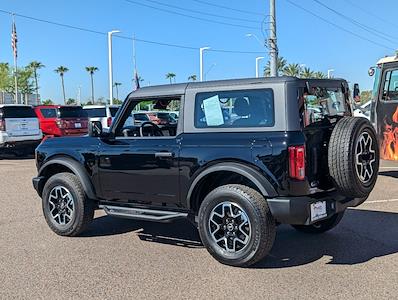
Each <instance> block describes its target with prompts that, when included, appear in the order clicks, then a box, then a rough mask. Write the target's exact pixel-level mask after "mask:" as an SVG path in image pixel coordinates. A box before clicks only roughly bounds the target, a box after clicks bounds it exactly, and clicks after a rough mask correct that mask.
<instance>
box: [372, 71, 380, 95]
mask: <svg viewBox="0 0 398 300" xmlns="http://www.w3.org/2000/svg"><path fill="white" fill-rule="evenodd" d="M380 74H381V72H380V68H379V67H377V68H376V70H375V75H374V76H375V81H374V83H373V91H372V99H375V98H376V97H377V90H378V88H379V83H380Z"/></svg>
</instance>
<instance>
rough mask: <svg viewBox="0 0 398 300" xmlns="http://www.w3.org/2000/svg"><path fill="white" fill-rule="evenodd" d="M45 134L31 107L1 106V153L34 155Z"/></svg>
mask: <svg viewBox="0 0 398 300" xmlns="http://www.w3.org/2000/svg"><path fill="white" fill-rule="evenodd" d="M42 138H43V134H42V132H41V130H40V125H39V119H38V118H37V116H36V114H35V112H34V110H33V108H32V107H31V106H29V105H17V104H15V105H14V104H1V105H0V152H8V151H10V152H14V153H16V154H21V155H25V154H28V153H33V152H34V149H35V148H36V147H37V146H38V145H39V144H40V142H41V140H42Z"/></svg>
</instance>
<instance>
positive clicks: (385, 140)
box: [369, 54, 398, 161]
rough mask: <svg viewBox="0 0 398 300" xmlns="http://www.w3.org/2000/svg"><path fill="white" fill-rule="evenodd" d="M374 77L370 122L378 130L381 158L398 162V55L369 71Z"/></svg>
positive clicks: (380, 61) (385, 58)
mask: <svg viewBox="0 0 398 300" xmlns="http://www.w3.org/2000/svg"><path fill="white" fill-rule="evenodd" d="M369 75H370V76H374V86H373V94H372V109H371V116H370V121H371V122H372V123H373V125H374V126H375V128H376V130H377V134H378V137H379V144H380V158H382V159H385V160H396V161H398V54H397V56H388V57H384V58H382V59H380V60H379V61H378V62H377V64H376V66H375V67H371V68H370V69H369Z"/></svg>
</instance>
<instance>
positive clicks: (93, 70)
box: [86, 66, 99, 104]
mask: <svg viewBox="0 0 398 300" xmlns="http://www.w3.org/2000/svg"><path fill="white" fill-rule="evenodd" d="M98 70H99V69H98V68H97V67H92V66H91V67H86V71H87V72H88V73H89V74H90V77H91V101H92V102H93V104H95V100H94V73H95V72H97V71H98Z"/></svg>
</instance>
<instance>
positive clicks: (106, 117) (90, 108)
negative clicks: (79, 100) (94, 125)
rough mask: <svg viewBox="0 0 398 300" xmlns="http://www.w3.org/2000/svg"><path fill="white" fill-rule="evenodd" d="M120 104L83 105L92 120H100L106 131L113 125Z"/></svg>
mask: <svg viewBox="0 0 398 300" xmlns="http://www.w3.org/2000/svg"><path fill="white" fill-rule="evenodd" d="M119 108H120V106H119V105H86V106H84V107H83V109H84V110H86V111H87V114H88V118H89V121H90V122H93V121H99V122H101V124H102V128H103V129H104V130H105V131H106V130H109V127H111V124H112V121H113V119H114V118H115V116H116V113H117V111H118V110H119Z"/></svg>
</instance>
